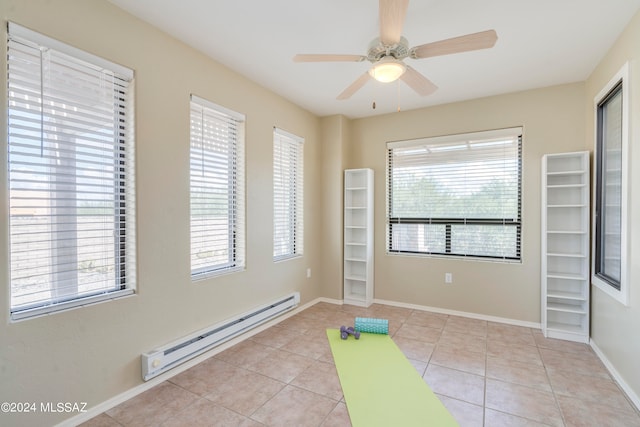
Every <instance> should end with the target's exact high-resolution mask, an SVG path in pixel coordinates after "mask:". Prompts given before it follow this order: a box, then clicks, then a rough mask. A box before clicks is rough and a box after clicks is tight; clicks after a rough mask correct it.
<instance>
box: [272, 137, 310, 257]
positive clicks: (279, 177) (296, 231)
mask: <svg viewBox="0 0 640 427" xmlns="http://www.w3.org/2000/svg"><path fill="white" fill-rule="evenodd" d="M303 253H304V139H303V138H301V137H299V136H296V135H294V134H292V133H289V132H286V131H284V130H282V129H278V128H275V127H274V129H273V259H274V261H283V260H285V259H291V258H296V257H300V256H302V254H303Z"/></svg>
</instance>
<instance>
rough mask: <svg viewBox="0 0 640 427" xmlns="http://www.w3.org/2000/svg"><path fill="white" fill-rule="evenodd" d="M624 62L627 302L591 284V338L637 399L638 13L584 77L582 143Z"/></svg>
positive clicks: (590, 140)
mask: <svg viewBox="0 0 640 427" xmlns="http://www.w3.org/2000/svg"><path fill="white" fill-rule="evenodd" d="M627 61H629V63H630V69H629V79H630V82H629V88H630V90H631V92H630V98H631V99H630V100H628V102H629V108H630V111H629V113H630V114H629V118H630V133H629V135H630V141H629V166H630V167H629V183H628V184H629V187H628V188H629V199H628V200H629V212H628V218H629V222H630V224H629V228H628V230H627V236H628V240H629V244H630V247H629V252H628V254H627V262H628V265H629V283H630V294H629V297H630V298H629V299H630V301H629V305H628V306H626V307H625V306H623V305H621V304H620V303H618V302H616V301H615V300H614V299H613V298H611V297H609V296H608V295H606V294H605V293H604V292H602V291H601V290H600V289H598V288H596V287H595V286H592V288H591V338H592V340H593V342H594V343H595V344H596V346H597V347H598V348H599V349H600V350H601V351H602V353H604V355H605V357H606V358H607V359H608V360H609V362H610V363H611V365H612V366H613V368H614V369H615V370H616V371H617V372H618V374H619V376H620V378H619V379H622V381H624V382H625V383H626V385H627V386H628V388H630V389H631V390H632V392H633V393H634V394H635V401H636V405H639V404H640V400H639V397H640V369H639V365H638V361H639V360H640V169H638V166H639V165H640V13H638V14H636V15H635V16H634V17H633V18H632V20H631V22H630V23H629V25H628V26H627V28H626V29H625V31H624V32H623V33H622V35H621V36H620V38H619V39H618V40H617V41H616V43H615V44H614V46H613V47H612V49H611V50H610V51H609V53H608V54H607V55H606V56H605V58H604V59H603V60H602V61H601V62H600V64H599V65H598V67H597V68H596V69H595V70H594V72H593V73H592V74H591V76H590V77H589V78H588V80H587V82H586V97H585V101H586V102H585V110H586V111H585V114H586V121H587V132H586V135H585V136H586V148H587V149H589V150H592V151H593V147H594V98H595V97H596V95H597V94H598V93H599V92H600V91H601V90H602V88H603V87H604V86H605V85H606V84H607V82H609V80H610V79H611V78H613V76H614V75H615V74H616V73H617V72H618V70H619V69H620V68H621V67H622V65H623V64H624V63H625V62H627Z"/></svg>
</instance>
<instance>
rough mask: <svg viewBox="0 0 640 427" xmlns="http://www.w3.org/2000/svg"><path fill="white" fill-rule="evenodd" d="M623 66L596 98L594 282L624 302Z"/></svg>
mask: <svg viewBox="0 0 640 427" xmlns="http://www.w3.org/2000/svg"><path fill="white" fill-rule="evenodd" d="M627 73H628V71H627V68H626V67H624V68H623V69H622V70H621V71H620V72H619V73H618V74H617V75H616V76H615V77H614V79H613V80H612V81H611V82H609V84H608V85H607V86H606V87H605V89H603V91H602V92H601V93H600V94H598V96H597V97H596V100H595V110H596V123H597V126H596V138H595V140H596V141H595V169H596V173H595V203H594V215H593V216H594V239H593V244H594V251H593V282H594V284H595V285H596V286H598V287H599V288H600V289H602V290H603V291H604V292H606V293H608V294H610V295H611V296H613V297H614V298H616V299H617V300H619V301H620V302H623V303H625V304H626V302H627V292H628V291H627V288H626V284H625V271H626V256H625V254H626V232H625V224H626V205H627V200H626V196H625V189H626V182H627V178H626V176H627V170H626V164H625V159H626V158H627V148H626V147H627V130H626V129H627V123H628V122H627V117H628V116H627V114H628V113H627V106H626V100H627V99H629V98H628V96H627V92H626V91H627V88H626V86H627V85H626V76H627V75H628V74H627Z"/></svg>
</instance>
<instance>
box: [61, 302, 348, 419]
mask: <svg viewBox="0 0 640 427" xmlns="http://www.w3.org/2000/svg"><path fill="white" fill-rule="evenodd" d="M321 301H322V302H331V303H334V301H338V302H339V303H340V304H342V302H341V301H339V300H330V299H329V298H316V299H315V300H312V301H310V302H308V303H306V304H303V305H299V306H298V307H296V308H294V309H293V310H290V311H288V312H286V313H284V314H282V315H281V316H279V317H277V318H275V319H272V320H270V321H268V322H266V323H263V324H262V325H259V326H257V327H255V328H254V329H251V330H249V331H247V332H245V333H244V334H242V335H239V336H237V337H235V338H233V339H231V340H229V341H227V342H225V343H223V344H220V345H219V346H217V347H214V348H212V349H211V350H209V351H207V352H205V353H202V354H201V355H200V356H197V357H194V358H193V359H191V360H189V361H186V362H184V363H183V364H181V365H179V366H176V367H175V368H173V369H171V370H170V371H167V372H165V373H163V374H160V375H158V376H157V377H155V378H153V379H151V380H149V381H146V382H144V383H142V384H139V385H137V386H135V387H133V388H131V389H129V390H127V391H125V392H123V393H120V394H118V395H117V396H114V397H112V398H111V399H108V400H105V401H104V402H102V403H99V404H98V405H96V406H93V407H91V408H89V409H88V410H87V412H83V413H80V414H78V415H76V416H74V417H72V418H69V419H67V420H64V421H62V422H61V423H59V424H57V425H56V427H74V426H77V425H78V424H82V423H83V422H85V421H89V420H90V419H91V418H93V417H96V416H98V415H100V414H101V413H103V412H105V411H108V410H109V409H111V408H114V407H116V406H118V405H119V404H121V403H123V402H126V401H127V400H129V399H132V398H134V397H136V396H137V395H139V394H140V393H143V392H145V391H147V390H150V389H152V388H153V387H155V386H157V385H158V384H160V383H162V382H164V381H166V380H168V379H170V378H172V377H174V376H176V375H178V374H180V373H182V372H184V371H186V370H187V369H189V368H192V367H194V366H195V365H197V364H198V363H201V362H204V361H205V360H207V359H208V358H210V357H212V356H215V355H216V354H218V353H222V352H223V351H225V350H226V349H228V348H229V347H232V346H234V345H236V344H238V343H240V342H242V341H244V340H246V339H248V338H251V337H252V336H254V335H256V334H259V333H260V332H262V331H264V330H265V329H267V328H269V327H271V326H273V325H277V324H278V323H280V322H282V321H283V320H286V319H288V318H289V317H291V316H293V315H295V314H298V313H299V312H301V311H303V310H305V309H307V308H309V307H311V306H312V305H315V304H317V303H318V302H321Z"/></svg>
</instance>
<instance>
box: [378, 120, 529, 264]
mask: <svg viewBox="0 0 640 427" xmlns="http://www.w3.org/2000/svg"><path fill="white" fill-rule="evenodd" d="M387 151H388V171H387V172H388V173H387V185H388V188H387V195H388V199H387V200H388V201H387V203H388V206H387V207H388V218H387V222H388V242H387V252H388V253H405V254H430V255H444V256H462V257H478V258H490V259H501V260H520V240H521V239H520V237H521V216H520V213H521V212H520V211H521V182H522V178H521V164H522V129H521V128H514V129H503V130H496V131H487V132H477V133H472V134H464V135H450V136H444V137H435V138H425V139H418V140H411V141H399V142H390V143H388V144H387Z"/></svg>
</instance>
